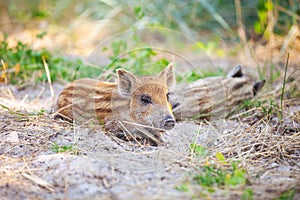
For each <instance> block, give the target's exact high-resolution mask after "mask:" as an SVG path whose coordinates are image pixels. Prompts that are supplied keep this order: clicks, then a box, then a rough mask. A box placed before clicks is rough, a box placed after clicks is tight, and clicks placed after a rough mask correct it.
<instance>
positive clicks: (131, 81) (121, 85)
mask: <svg viewBox="0 0 300 200" xmlns="http://www.w3.org/2000/svg"><path fill="white" fill-rule="evenodd" d="M117 76H118V90H119V93H120V94H121V95H123V96H126V97H129V96H130V95H131V94H132V92H133V86H134V85H135V84H136V77H135V76H134V75H133V74H132V73H130V72H128V71H126V70H124V69H118V70H117Z"/></svg>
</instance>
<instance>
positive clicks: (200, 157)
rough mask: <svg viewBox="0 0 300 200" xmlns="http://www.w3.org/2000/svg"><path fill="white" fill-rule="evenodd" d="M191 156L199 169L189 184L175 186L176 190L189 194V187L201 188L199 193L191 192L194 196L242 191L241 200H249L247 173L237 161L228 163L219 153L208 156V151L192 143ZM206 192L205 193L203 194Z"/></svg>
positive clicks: (250, 191) (250, 197)
mask: <svg viewBox="0 0 300 200" xmlns="http://www.w3.org/2000/svg"><path fill="white" fill-rule="evenodd" d="M190 151H191V154H192V155H194V157H193V158H194V161H195V162H196V163H198V164H197V165H198V166H199V167H197V168H196V171H195V172H193V173H192V174H189V176H191V177H193V178H192V179H191V180H190V182H184V183H182V184H181V185H178V186H176V187H175V188H176V190H178V191H182V192H190V189H191V187H190V186H191V185H195V184H196V185H199V186H201V188H202V189H201V191H193V193H195V194H194V195H196V196H199V195H200V196H202V195H203V194H206V195H207V194H212V193H215V192H217V190H229V191H230V190H234V189H235V188H239V189H241V188H242V189H243V194H242V195H241V198H242V199H245V200H246V199H247V200H250V199H252V196H253V191H252V190H251V189H250V188H247V186H248V179H247V177H248V174H247V171H246V170H245V169H244V168H243V167H241V165H240V163H239V162H238V161H230V160H228V159H226V158H225V156H224V155H223V154H222V153H221V152H217V153H216V154H215V156H208V155H209V151H208V149H206V148H205V147H203V146H202V145H198V144H195V143H192V144H191V145H190ZM205 191H206V192H205Z"/></svg>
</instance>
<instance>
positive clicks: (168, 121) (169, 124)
mask: <svg viewBox="0 0 300 200" xmlns="http://www.w3.org/2000/svg"><path fill="white" fill-rule="evenodd" d="M161 123H162V124H161V125H162V128H163V129H165V130H171V129H172V128H174V126H175V119H174V118H173V117H172V116H170V115H168V116H167V117H166V118H165V119H164V120H163V121H162V122H161Z"/></svg>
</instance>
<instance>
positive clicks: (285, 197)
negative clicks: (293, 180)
mask: <svg viewBox="0 0 300 200" xmlns="http://www.w3.org/2000/svg"><path fill="white" fill-rule="evenodd" d="M295 194H296V191H295V189H290V190H287V191H285V192H283V193H281V194H280V196H279V197H278V198H276V200H293V199H294V196H295Z"/></svg>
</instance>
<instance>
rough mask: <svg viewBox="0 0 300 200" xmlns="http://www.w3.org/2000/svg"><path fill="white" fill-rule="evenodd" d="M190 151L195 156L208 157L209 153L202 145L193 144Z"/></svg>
mask: <svg viewBox="0 0 300 200" xmlns="http://www.w3.org/2000/svg"><path fill="white" fill-rule="evenodd" d="M190 150H191V153H192V154H195V155H196V156H201V157H206V156H207V155H208V153H209V151H208V150H207V149H206V148H205V147H204V146H202V145H199V144H196V143H192V144H190Z"/></svg>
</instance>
